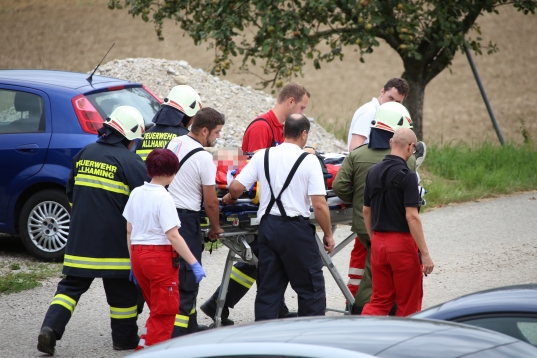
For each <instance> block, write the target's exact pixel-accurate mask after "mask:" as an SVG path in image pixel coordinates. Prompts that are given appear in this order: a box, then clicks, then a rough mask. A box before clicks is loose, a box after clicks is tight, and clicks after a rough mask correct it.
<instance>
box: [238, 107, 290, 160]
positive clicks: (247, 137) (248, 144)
mask: <svg viewBox="0 0 537 358" xmlns="http://www.w3.org/2000/svg"><path fill="white" fill-rule="evenodd" d="M258 118H265V119H266V120H267V121H268V122H269V123H270V127H272V130H271V128H270V127H269V125H268V124H267V122H265V121H263V120H260V121H257V122H255V123H254V124H252V125H250V127H249V128H248V129H247V130H246V132H245V133H244V137H243V139H242V150H243V151H244V152H254V151H256V150H258V149H265V148H270V147H271V146H272V132H273V131H274V142H276V143H277V144H276V145H278V144H281V143H283V124H281V123H280V121H278V118H276V115H275V114H274V112H273V111H272V109H271V110H270V111H268V112H267V113H264V114H262V115H260V116H259V117H258Z"/></svg>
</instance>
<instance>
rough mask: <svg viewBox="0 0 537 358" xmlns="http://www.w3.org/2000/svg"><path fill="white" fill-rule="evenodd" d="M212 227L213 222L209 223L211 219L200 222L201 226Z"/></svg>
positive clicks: (203, 219)
mask: <svg viewBox="0 0 537 358" xmlns="http://www.w3.org/2000/svg"><path fill="white" fill-rule="evenodd" d="M209 225H211V222H210V221H209V218H207V217H205V218H201V220H200V226H209Z"/></svg>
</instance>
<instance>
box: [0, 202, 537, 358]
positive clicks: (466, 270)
mask: <svg viewBox="0 0 537 358" xmlns="http://www.w3.org/2000/svg"><path fill="white" fill-rule="evenodd" d="M422 220H423V224H424V230H425V236H426V239H427V242H428V245H429V249H430V251H431V254H432V257H433V260H434V262H435V264H436V267H435V271H434V273H433V274H431V275H429V277H427V278H425V282H424V289H425V297H424V308H425V307H429V306H432V305H435V304H438V303H441V302H444V301H446V300H449V299H452V298H455V297H458V296H460V295H463V294H466V293H470V292H474V291H478V290H482V289H487V288H491V287H497V286H503V285H509V284H521V283H531V282H534V283H536V282H537V260H536V257H537V192H531V193H524V194H518V195H514V196H509V197H501V198H498V199H493V200H481V201H476V202H470V203H465V204H461V205H453V206H448V207H445V208H441V209H436V210H433V211H430V212H427V213H425V214H423V215H422ZM349 234H350V232H349V229H348V227H341V228H339V229H338V231H337V232H336V241H337V242H339V241H341V240H342V239H343V238H345V237H347V235H349ZM14 246H15V248H13V249H12V250H13V253H8V255H18V256H19V257H21V256H22V257H24V254H21V253H20V250H21V249H20V246H19V247H17V245H16V244H15V245H14ZM2 249H3V250H6V249H5V248H4V247H2ZM350 249H351V245H348V247H347V248H345V249H344V250H342V251H341V252H340V253H339V254H338V255H336V256H335V258H334V263H335V264H336V266H337V267H338V268H339V271H340V272H341V273H342V274H343V275H346V267H347V264H348V258H349V252H350ZM7 250H10V249H7ZM226 255H227V250H225V249H219V250H216V251H213V253H212V255H209V253H208V252H205V253H204V257H203V264H204V266H205V267H206V270H207V272H208V277H207V278H206V279H205V280H204V281H203V282H202V285H201V290H200V295H199V302H203V301H204V300H205V299H206V298H207V297H209V296H210V295H211V294H212V292H213V290H214V288H216V286H217V285H218V284H219V282H220V279H221V272H222V267H223V263H224V261H225V257H226ZM325 277H326V280H327V292H328V295H327V296H328V306H329V307H335V308H343V306H344V302H345V301H344V298H343V296H342V295H341V293H340V292H339V290H338V289H337V286H336V285H335V283H334V282H333V280H332V278H331V277H330V275H329V274H326V273H325ZM57 282H58V279H52V280H50V281H47V282H44V283H43V286H42V287H39V288H36V289H33V290H31V291H25V292H21V293H17V294H12V295H7V296H1V297H0V337H1V340H2V344H1V345H0V356H1V357H8V356H12V357H40V356H43V355H42V354H40V353H39V352H37V350H36V348H35V346H36V342H37V340H36V338H37V334H38V332H39V327H40V325H41V322H42V320H43V317H44V315H45V312H46V310H47V308H48V305H49V304H50V301H51V299H52V297H53V295H54V292H55V289H56V284H57ZM254 298H255V290H251V292H249V293H248V294H247V295H246V296H245V298H244V299H243V300H242V301H241V302H240V303H239V304H238V305H237V306H236V307H235V309H234V310H232V312H231V318H233V319H234V320H235V321H236V322H237V323H239V324H240V323H246V322H252V321H253V318H254V316H253V301H254ZM286 300H287V303H288V305H289V306H290V308H291V309H296V296H295V294H294V292H293V291H291V290H288V292H287V293H286ZM199 304H200V303H198V306H199ZM108 314H109V312H108V306H107V305H106V301H105V298H104V292H103V290H102V285H101V284H100V281H98V280H96V281H95V284H94V285H93V287H92V288H91V289H90V290H89V291H88V292H87V293H86V294H85V295H84V296H83V297H82V299H81V301H80V302H79V304H78V306H77V308H76V311H75V314H74V316H73V318H72V319H71V322H70V323H69V325H68V326H67V332H66V334H65V335H64V337H63V339H62V340H61V341H59V342H58V345H57V354H56V356H57V357H122V356H124V355H126V354H127V353H130V352H115V351H113V350H112V347H111V338H110V328H109V327H110V324H109V318H108ZM329 314H335V313H329ZM146 318H147V312H144V314H143V315H142V316H141V317H140V319H139V321H138V322H139V324H140V325H143V323H144V322H145V320H146ZM199 321H200V323H205V324H207V323H209V320H208V319H207V318H205V317H204V316H203V314H201V317H200V320H199Z"/></svg>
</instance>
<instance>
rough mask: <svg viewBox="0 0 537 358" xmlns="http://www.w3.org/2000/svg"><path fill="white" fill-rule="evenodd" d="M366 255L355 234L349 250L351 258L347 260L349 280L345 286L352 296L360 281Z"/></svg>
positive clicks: (354, 294)
mask: <svg viewBox="0 0 537 358" xmlns="http://www.w3.org/2000/svg"><path fill="white" fill-rule="evenodd" d="M366 256H367V250H366V248H365V247H364V245H363V244H362V243H361V242H360V239H359V238H358V236H357V237H356V239H355V240H354V247H353V248H352V251H351V258H350V261H349V282H348V283H347V287H348V288H349V291H351V294H352V295H353V296H356V292H357V291H358V288H359V287H360V284H361V281H362V276H363V274H364V269H365V266H364V264H365V260H366Z"/></svg>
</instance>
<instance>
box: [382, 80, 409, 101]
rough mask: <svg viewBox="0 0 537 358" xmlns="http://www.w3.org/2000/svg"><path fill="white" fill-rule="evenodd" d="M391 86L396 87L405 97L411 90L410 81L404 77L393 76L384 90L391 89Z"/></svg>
mask: <svg viewBox="0 0 537 358" xmlns="http://www.w3.org/2000/svg"><path fill="white" fill-rule="evenodd" d="M390 88H395V89H396V90H397V92H399V94H400V95H402V96H405V97H406V96H407V95H408V92H410V86H409V85H408V82H407V81H406V80H404V79H402V78H391V79H390V80H389V81H388V82H386V84H385V85H384V91H389V90H390Z"/></svg>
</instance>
